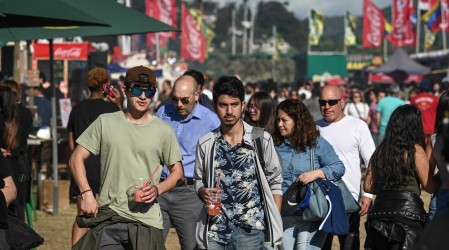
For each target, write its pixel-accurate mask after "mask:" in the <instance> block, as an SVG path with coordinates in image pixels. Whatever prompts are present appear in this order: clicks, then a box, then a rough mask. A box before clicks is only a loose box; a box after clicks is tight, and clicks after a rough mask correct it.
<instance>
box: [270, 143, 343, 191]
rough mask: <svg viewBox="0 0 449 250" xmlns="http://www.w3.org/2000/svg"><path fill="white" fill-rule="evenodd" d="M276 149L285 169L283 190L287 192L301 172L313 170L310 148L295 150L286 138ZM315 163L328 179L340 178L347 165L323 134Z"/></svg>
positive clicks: (317, 147)
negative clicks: (301, 150)
mask: <svg viewBox="0 0 449 250" xmlns="http://www.w3.org/2000/svg"><path fill="white" fill-rule="evenodd" d="M276 150H277V152H278V153H279V155H280V157H281V160H282V165H283V171H284V181H283V184H282V191H283V192H284V193H285V191H286V190H287V188H288V187H289V186H290V185H291V184H292V183H293V182H294V181H296V179H297V178H298V176H299V175H300V174H302V173H304V172H307V171H310V170H311V166H310V148H307V149H306V151H303V152H300V151H297V150H295V149H294V148H293V147H292V145H291V144H290V142H289V141H288V140H284V142H283V143H282V144H281V145H279V146H277V147H276ZM314 164H315V168H316V169H318V168H319V169H321V170H322V171H323V172H324V175H325V176H326V179H327V180H331V181H334V180H340V179H341V177H342V176H343V175H344V174H345V166H344V165H343V163H342V162H341V161H340V158H338V155H337V153H335V150H334V148H333V147H332V145H331V144H330V143H329V142H328V141H326V140H325V139H324V138H322V137H321V136H319V137H318V138H317V145H316V146H315V163H314Z"/></svg>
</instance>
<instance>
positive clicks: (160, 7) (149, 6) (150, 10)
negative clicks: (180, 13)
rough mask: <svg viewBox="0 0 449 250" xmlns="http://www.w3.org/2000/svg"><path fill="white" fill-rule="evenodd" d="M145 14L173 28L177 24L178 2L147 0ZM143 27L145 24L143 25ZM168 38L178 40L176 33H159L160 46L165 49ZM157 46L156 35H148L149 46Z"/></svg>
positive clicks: (171, 0)
mask: <svg viewBox="0 0 449 250" xmlns="http://www.w3.org/2000/svg"><path fill="white" fill-rule="evenodd" d="M145 12H146V14H147V16H150V17H152V18H154V19H156V20H159V21H161V22H163V23H166V24H168V25H170V26H172V27H177V24H176V0H146V8H145ZM142 25H143V24H142ZM168 38H171V39H176V32H159V46H160V47H164V46H165V45H166V44H167V40H168ZM155 45H156V34H155V33H148V35H147V46H148V47H154V46H155Z"/></svg>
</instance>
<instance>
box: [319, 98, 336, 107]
mask: <svg viewBox="0 0 449 250" xmlns="http://www.w3.org/2000/svg"><path fill="white" fill-rule="evenodd" d="M340 100H341V99H333V100H332V99H331V100H318V103H319V104H320V106H326V104H329V106H334V105H337V103H338V102H339V101H340Z"/></svg>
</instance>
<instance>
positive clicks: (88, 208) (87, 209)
mask: <svg viewBox="0 0 449 250" xmlns="http://www.w3.org/2000/svg"><path fill="white" fill-rule="evenodd" d="M80 209H81V211H82V212H83V214H85V215H90V216H93V217H96V216H97V213H98V202H97V200H96V199H95V196H94V194H93V193H92V191H90V192H87V193H84V194H82V196H81V206H80Z"/></svg>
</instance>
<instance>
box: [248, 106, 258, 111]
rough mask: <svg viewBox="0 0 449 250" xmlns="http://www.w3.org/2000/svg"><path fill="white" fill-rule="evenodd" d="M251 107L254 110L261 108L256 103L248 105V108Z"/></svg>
mask: <svg viewBox="0 0 449 250" xmlns="http://www.w3.org/2000/svg"><path fill="white" fill-rule="evenodd" d="M251 109H253V110H254V111H256V110H259V108H258V107H256V106H254V105H248V110H251Z"/></svg>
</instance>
